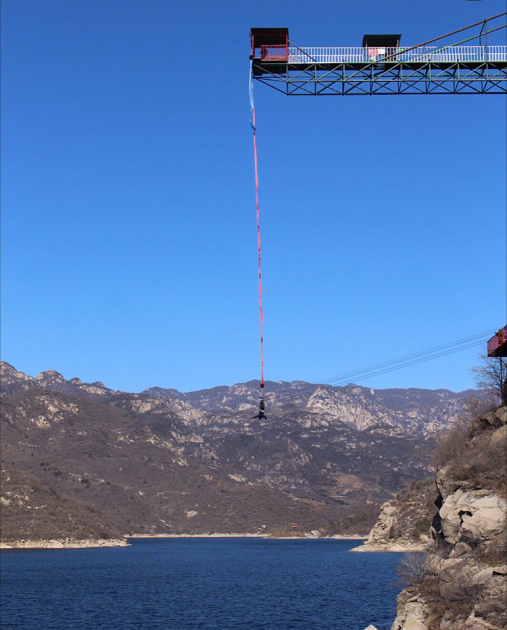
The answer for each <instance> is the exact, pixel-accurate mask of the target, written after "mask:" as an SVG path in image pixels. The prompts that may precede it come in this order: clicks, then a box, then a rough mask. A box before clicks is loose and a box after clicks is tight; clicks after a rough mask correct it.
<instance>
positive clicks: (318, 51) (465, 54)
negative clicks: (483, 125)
mask: <svg viewBox="0 0 507 630" xmlns="http://www.w3.org/2000/svg"><path fill="white" fill-rule="evenodd" d="M404 50H405V49H404V48H296V47H292V46H290V47H289V63H292V64H298V63H314V62H317V63H368V62H378V63H383V62H384V61H385V60H387V61H388V62H397V61H403V62H404V63H415V62H418V61H419V62H426V61H431V62H437V63H442V62H443V63H445V62H455V61H464V62H467V61H507V46H488V47H487V48H486V47H485V46H453V47H451V48H438V47H436V46H431V47H420V48H412V50H409V51H408V52H404Z"/></svg>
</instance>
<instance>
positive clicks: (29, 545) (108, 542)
mask: <svg viewBox="0 0 507 630" xmlns="http://www.w3.org/2000/svg"><path fill="white" fill-rule="evenodd" d="M99 547H130V543H129V541H128V540H126V539H125V538H110V539H106V538H98V539H89V540H88V539H87V540H75V539H73V538H66V539H63V540H62V539H50V540H12V541H9V542H3V541H2V542H0V550H2V549H95V548H99Z"/></svg>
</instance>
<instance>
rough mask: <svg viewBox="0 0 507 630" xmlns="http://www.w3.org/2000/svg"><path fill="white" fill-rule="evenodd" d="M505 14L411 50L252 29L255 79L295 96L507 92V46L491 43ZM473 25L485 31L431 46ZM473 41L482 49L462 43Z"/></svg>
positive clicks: (413, 47)
mask: <svg viewBox="0 0 507 630" xmlns="http://www.w3.org/2000/svg"><path fill="white" fill-rule="evenodd" d="M505 15H507V12H505V13H502V14H500V15H497V16H494V17H492V18H488V19H486V20H483V21H482V22H477V23H476V24H472V25H470V26H467V27H465V28H462V29H459V30H458V31H454V32H453V33H449V34H447V35H443V36H441V37H437V38H435V39H433V40H430V41H428V42H424V43H423V44H421V45H418V46H412V47H410V48H401V47H399V46H396V47H382V46H378V45H376V46H371V45H368V46H363V47H361V48H350V47H349V48H299V47H298V46H295V45H294V44H292V43H291V42H289V40H288V29H252V55H251V61H252V76H253V79H255V80H257V81H259V82H260V83H264V84H265V85H269V86H270V87H272V88H274V89H276V90H278V91H280V92H282V93H284V94H287V95H290V96H292V95H294V96H300V95H301V96H304V95H312V96H319V95H323V96H324V95H340V96H349V95H375V94H381V95H393V94H507V46H505V45H491V34H492V33H493V32H497V31H500V30H501V29H505V28H506V26H507V24H503V25H501V26H496V25H495V26H494V28H491V25H492V23H493V21H494V20H497V19H498V18H502V17H504V16H505ZM473 27H479V28H478V30H479V33H477V34H475V35H473V36H471V37H468V38H467V39H465V40H463V41H461V42H457V43H456V44H454V43H453V44H449V45H445V46H444V45H436V46H428V45H427V44H430V43H433V42H436V41H438V40H441V39H443V38H446V37H449V36H451V35H454V34H456V33H459V32H462V31H465V30H468V29H471V28H473ZM259 31H263V32H262V33H260V34H258V33H255V34H254V32H259ZM273 31H278V33H276V35H274V36H271V37H270V35H269V33H270V32H273ZM282 32H283V33H285V32H286V42H285V43H280V42H281V38H282V35H283V33H282ZM488 35H489V36H490V42H488ZM365 37H366V36H365ZM373 37H381V36H373ZM391 37H394V36H391ZM398 37H399V36H398ZM471 40H479V41H478V43H479V45H474V46H471V45H461V44H463V43H466V42H469V41H471ZM258 42H261V43H260V45H257V44H258ZM262 42H267V43H264V44H263V43H262ZM272 42H276V43H272ZM258 52H260V54H257V53H258Z"/></svg>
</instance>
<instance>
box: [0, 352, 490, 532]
mask: <svg viewBox="0 0 507 630" xmlns="http://www.w3.org/2000/svg"><path fill="white" fill-rule="evenodd" d="M1 388H2V389H1V391H2V431H1V454H2V455H1V459H2V464H3V465H4V466H8V467H9V470H11V471H12V470H18V471H20V474H21V473H22V474H25V475H27V477H26V479H30V478H36V479H37V480H38V481H39V482H40V483H41V484H44V485H45V486H47V487H48V488H49V489H50V490H51V491H52V492H53V495H54V494H55V493H56V495H57V496H61V497H63V498H65V499H68V500H72V501H77V502H79V503H80V504H82V505H83V506H85V507H86V508H87V509H92V510H93V513H94V515H95V516H96V515H97V514H100V515H102V518H103V520H104V522H105V523H106V524H107V526H108V527H111V528H112V530H114V531H119V532H122V533H123V534H126V535H141V534H150V535H152V534H161V535H162V534H211V533H216V532H220V533H228V532H229V533H230V532H235V533H283V532H287V531H289V530H291V529H292V528H293V525H294V526H295V527H297V529H298V530H299V531H315V530H318V531H319V532H320V533H322V534H334V533H341V534H346V533H359V534H364V533H366V532H367V531H368V530H369V528H370V527H371V525H372V524H373V522H374V521H375V518H376V516H377V515H378V513H379V507H380V505H381V504H382V503H383V502H384V501H386V500H387V499H389V498H390V497H391V496H392V495H393V494H394V493H396V492H397V491H398V490H400V489H401V488H402V487H404V486H406V485H407V484H408V483H410V482H411V481H413V480H418V479H423V478H425V477H427V476H428V475H429V474H431V473H432V472H433V470H434V469H433V462H432V453H433V451H434V447H435V443H436V441H437V440H438V438H439V436H440V435H441V434H442V433H443V432H445V431H446V430H448V429H449V427H450V426H452V424H453V423H454V422H455V420H456V419H457V418H458V417H459V416H460V414H461V413H462V412H463V410H464V408H465V407H466V405H467V401H468V399H469V398H470V397H471V396H473V395H478V392H474V391H473V390H469V391H465V392H460V393H454V392H450V391H448V390H443V389H442V390H436V391H435V390H422V389H385V390H373V389H370V388H365V387H359V386H357V385H353V384H349V385H347V386H345V387H333V386H330V385H317V384H310V383H306V382H303V381H293V382H290V383H287V382H267V383H266V387H265V390H264V391H265V396H264V397H265V400H266V408H267V416H268V417H267V418H266V419H259V418H258V417H256V418H254V415H255V414H256V413H257V411H258V402H259V391H260V389H259V382H258V381H249V382H247V383H240V384H236V385H233V386H231V387H228V386H220V387H215V388H212V389H208V390H200V391H195V392H188V393H181V392H178V391H177V390H174V389H165V388H161V387H152V388H149V389H146V390H144V391H143V392H139V393H127V392H123V391H118V390H112V389H109V388H107V387H106V386H105V385H104V384H102V383H100V382H94V383H83V382H82V381H81V380H80V379H79V378H72V379H70V380H67V379H65V378H64V377H63V376H62V375H61V374H59V373H58V372H56V371H54V370H49V371H46V372H42V373H41V374H39V375H38V376H37V377H31V376H28V375H26V374H24V373H23V372H19V371H17V370H16V369H15V368H14V367H13V366H11V365H9V364H8V363H5V362H2V363H1ZM10 476H11V477H13V475H12V474H11V475H10ZM14 476H15V475H14ZM23 479H25V477H23ZM7 492H11V491H10V490H7ZM2 496H3V495H2ZM12 498H13V497H12V492H11V495H9V496H7V500H9V501H10V500H11V499H12ZM25 507H26V506H25ZM25 512H26V510H25ZM18 516H19V515H18ZM95 516H94V518H95ZM10 518H11V519H15V518H16V516H15V515H12V516H11V517H10ZM19 518H21V516H19ZM9 531H12V527H10V526H9Z"/></svg>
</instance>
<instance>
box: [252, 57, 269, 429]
mask: <svg viewBox="0 0 507 630" xmlns="http://www.w3.org/2000/svg"><path fill="white" fill-rule="evenodd" d="M249 93H250V125H251V126H252V131H253V146H254V166H255V208H256V212H257V261H258V268H259V315H260V341H261V343H260V346H261V380H260V387H261V396H260V402H259V414H258V417H259V419H261V418H265V417H266V415H265V414H264V410H265V403H264V398H263V396H262V393H263V389H264V334H263V330H262V328H263V323H264V315H263V311H262V273H261V228H260V221H259V214H260V212H259V172H258V166H257V139H256V127H255V104H254V96H253V65H252V61H251V60H250V85H249Z"/></svg>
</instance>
